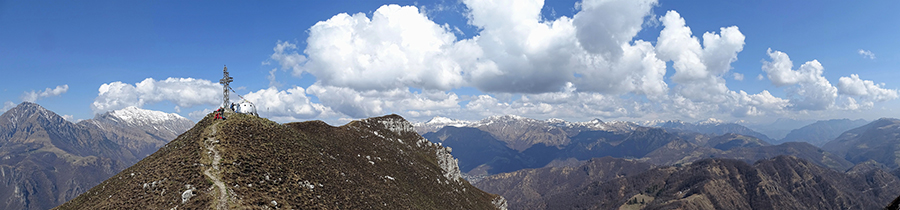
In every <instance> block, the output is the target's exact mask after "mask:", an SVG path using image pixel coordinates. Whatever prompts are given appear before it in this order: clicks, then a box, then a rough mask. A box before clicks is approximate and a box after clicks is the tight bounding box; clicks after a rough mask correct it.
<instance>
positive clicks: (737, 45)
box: [656, 11, 745, 103]
mask: <svg viewBox="0 0 900 210" xmlns="http://www.w3.org/2000/svg"><path fill="white" fill-rule="evenodd" d="M660 22H662V24H663V26H664V27H665V28H663V30H662V31H660V34H659V39H658V40H657V44H656V51H657V53H658V54H657V57H659V58H660V59H662V60H664V61H673V65H672V66H673V68H675V74H674V75H672V81H674V82H675V83H678V84H679V86H678V87H677V90H678V93H680V94H681V95H682V96H684V97H685V98H687V99H690V100H698V101H708V102H714V103H718V102H722V101H724V100H727V98H726V97H728V94H729V90H728V88H727V87H726V86H725V79H723V78H722V75H723V74H725V73H726V72H728V71H729V70H731V63H732V62H734V61H736V60H737V54H738V52H740V51H741V50H743V48H744V38H745V37H744V35H743V34H742V33H741V31H740V30H738V28H737V26H731V27H724V28H720V33H719V34H716V33H710V32H706V33H703V45H702V46H701V45H700V40H699V39H698V38H697V37H695V36H693V35H692V32H691V28H690V27H688V26H687V25H686V24H685V20H684V18H682V17H681V15H680V14H678V12H675V11H669V12H667V13H666V15H665V16H663V17H661V18H660Z"/></svg>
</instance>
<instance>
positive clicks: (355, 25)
mask: <svg viewBox="0 0 900 210" xmlns="http://www.w3.org/2000/svg"><path fill="white" fill-rule="evenodd" d="M307 43H308V44H307V48H306V49H305V51H304V52H305V53H306V54H308V55H309V60H308V61H306V63H305V64H304V65H303V66H302V67H298V68H294V75H300V73H302V72H309V73H310V74H312V75H314V76H316V78H317V79H318V80H319V82H321V83H322V84H323V85H328V86H340V87H349V88H352V89H354V90H392V89H397V88H405V87H416V88H423V89H439V90H449V89H452V88H456V87H460V86H461V85H463V84H464V82H465V81H464V79H463V74H464V71H468V70H471V69H477V68H479V66H478V62H477V61H476V59H477V58H478V57H479V56H480V55H481V52H480V49H479V48H478V46H475V44H474V42H472V41H471V40H462V41H458V42H457V41H456V36H454V35H453V33H452V32H450V31H449V29H448V28H447V27H446V26H440V25H438V24H436V23H434V22H432V21H431V20H429V19H428V17H426V16H425V15H424V14H422V13H420V12H419V10H418V9H417V8H416V7H414V6H403V7H401V6H398V5H385V6H381V7H380V8H378V10H376V11H375V12H374V13H373V14H372V18H371V19H369V18H368V17H366V14H364V13H357V14H353V15H348V14H346V13H341V14H338V15H335V16H334V17H332V18H330V19H328V20H326V21H321V22H318V23H316V24H315V25H314V26H312V27H311V28H310V29H309V38H308V39H307ZM281 45H288V46H286V47H284V48H285V49H291V48H293V47H294V46H293V45H290V44H284V43H279V46H281ZM275 50H276V54H279V47H276V49H275ZM274 57H275V55H273V58H274ZM295 57H296V56H295ZM276 60H277V59H276ZM279 62H280V63H282V64H284V63H286V62H281V61H279ZM294 66H296V65H294Z"/></svg>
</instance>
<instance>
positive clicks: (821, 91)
mask: <svg viewBox="0 0 900 210" xmlns="http://www.w3.org/2000/svg"><path fill="white" fill-rule="evenodd" d="M766 53H767V54H768V55H769V58H770V59H772V61H763V67H762V70H763V71H764V72H766V74H767V75H768V77H769V80H771V81H772V84H774V85H775V86H792V87H789V88H788V89H787V92H788V94H789V97H790V98H791V99H790V100H791V103H792V104H793V108H796V109H800V110H824V109H828V108H831V107H832V105H834V102H835V99H837V97H838V92H837V88H836V87H834V86H833V85H831V82H828V80H827V79H825V77H824V76H822V74H823V73H824V71H825V68H824V67H822V64H821V63H819V61H818V60H812V61H809V62H806V63H804V64H803V65H800V68H799V69H796V70H794V69H792V68H793V65H794V64H793V62H792V61H791V59H790V57H788V55H787V53H784V52H781V51H777V50H776V51H773V50H772V49H768V50H767V52H766ZM793 85H796V86H793Z"/></svg>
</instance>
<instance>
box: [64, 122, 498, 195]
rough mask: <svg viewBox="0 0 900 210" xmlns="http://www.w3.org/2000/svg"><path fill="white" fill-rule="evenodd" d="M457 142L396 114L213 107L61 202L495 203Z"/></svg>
mask: <svg viewBox="0 0 900 210" xmlns="http://www.w3.org/2000/svg"><path fill="white" fill-rule="evenodd" d="M498 207H505V201H504V200H503V198H502V197H499V196H497V195H492V194H488V193H485V192H483V191H481V190H479V189H477V188H475V187H474V186H472V185H470V184H469V183H468V182H466V181H465V180H463V179H461V178H460V177H459V169H458V166H457V164H456V160H455V159H454V158H453V157H452V156H450V154H449V148H443V147H440V146H437V145H435V144H432V143H429V142H428V141H427V140H425V139H424V138H422V137H421V136H419V135H418V134H416V133H415V131H414V130H413V128H412V126H411V125H410V124H409V123H408V122H407V121H405V120H403V118H401V117H400V116H396V115H389V116H384V117H378V118H370V119H365V120H360V121H353V122H350V123H348V124H346V125H343V126H340V127H333V126H330V125H327V124H325V123H324V122H321V121H309V122H301V123H288V124H284V125H281V124H277V123H275V122H272V121H269V120H266V119H263V118H258V117H253V116H247V115H240V114H233V115H230V116H228V119H227V120H213V119H212V115H209V116H207V117H206V118H205V119H203V120H201V121H200V122H198V123H197V125H196V126H195V127H194V128H192V129H191V130H189V131H187V132H185V133H184V134H182V135H181V136H179V137H178V138H177V139H175V140H173V141H172V142H170V143H169V144H167V145H166V146H164V147H162V148H160V150H159V151H157V152H156V153H154V154H152V155H150V156H149V157H147V158H145V159H143V160H141V161H140V162H138V163H137V164H135V165H134V166H132V167H130V168H128V169H125V170H123V171H122V172H121V173H119V174H117V175H115V176H113V177H112V178H110V179H108V180H106V181H104V182H103V183H101V184H100V185H98V186H96V187H94V188H92V189H91V190H89V191H88V192H86V193H84V194H82V195H80V196H78V197H77V198H75V199H73V200H71V201H69V202H67V203H65V204H63V205H61V206H59V207H58V209H172V208H178V209H224V208H228V209H258V208H285V209H496V208H498Z"/></svg>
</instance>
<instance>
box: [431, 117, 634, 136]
mask: <svg viewBox="0 0 900 210" xmlns="http://www.w3.org/2000/svg"><path fill="white" fill-rule="evenodd" d="M513 124H520V125H526V124H528V125H533V126H540V127H546V128H547V129H549V128H562V129H581V130H603V131H627V130H633V129H634V128H636V127H639V126H640V125H639V124H637V123H633V122H628V121H609V122H604V121H603V120H600V119H593V120H590V121H584V122H569V121H566V120H563V119H559V118H550V119H547V120H537V119H532V118H527V117H522V116H518V115H496V116H490V117H487V118H484V119H482V120H479V121H467V120H457V119H451V118H447V117H441V116H437V117H434V118H431V120H428V121H425V122H422V123H415V124H413V126H414V127H415V128H416V132H418V133H419V134H425V133H428V132H435V131H438V130H440V129H441V128H443V127H445V126H453V127H473V128H482V127H489V126H498V125H507V126H509V125H513Z"/></svg>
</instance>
